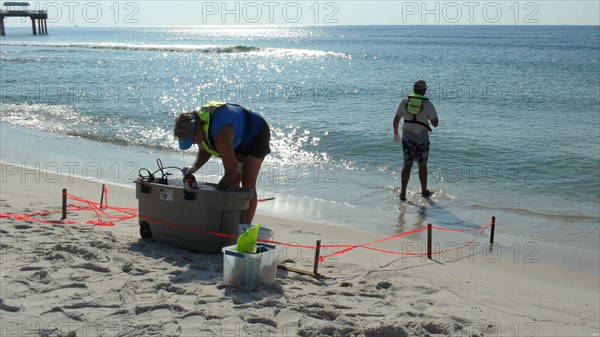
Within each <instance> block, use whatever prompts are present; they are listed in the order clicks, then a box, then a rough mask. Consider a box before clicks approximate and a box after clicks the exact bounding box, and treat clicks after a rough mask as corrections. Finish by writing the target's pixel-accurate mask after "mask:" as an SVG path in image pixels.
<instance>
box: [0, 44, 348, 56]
mask: <svg viewBox="0 0 600 337" xmlns="http://www.w3.org/2000/svg"><path fill="white" fill-rule="evenodd" d="M3 45H4V46H14V47H44V48H79V49H108V50H129V51H162V52H185V53H206V54H240V53H260V54H265V55H274V56H280V55H281V56H289V55H292V56H308V57H320V56H334V57H344V58H350V56H349V55H346V54H344V53H339V52H333V51H322V50H312V49H293V48H263V47H257V46H244V45H237V46H226V45H190V44H130V43H113V42H93V43H92V42H76V43H71V42H7V43H3Z"/></svg>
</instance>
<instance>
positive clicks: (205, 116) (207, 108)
mask: <svg viewBox="0 0 600 337" xmlns="http://www.w3.org/2000/svg"><path fill="white" fill-rule="evenodd" d="M225 105H235V106H238V107H240V108H242V110H244V113H245V114H246V133H245V135H244V137H247V136H248V133H249V130H250V113H249V111H248V110H247V109H246V108H244V107H243V106H241V105H239V104H234V103H227V102H221V101H208V102H206V103H204V104H203V105H202V106H201V107H200V109H198V110H196V111H194V116H196V117H198V118H201V119H202V120H204V125H203V126H202V130H203V131H204V141H203V142H202V146H203V147H204V150H206V152H208V153H210V154H211V155H213V156H217V157H220V156H221V155H220V154H219V152H218V151H217V148H216V147H215V146H214V144H213V143H214V141H213V140H212V136H211V134H210V119H211V117H212V114H213V113H214V112H215V111H217V110H218V109H219V108H221V107H223V106H225ZM244 143H245V141H244V140H242V144H244Z"/></svg>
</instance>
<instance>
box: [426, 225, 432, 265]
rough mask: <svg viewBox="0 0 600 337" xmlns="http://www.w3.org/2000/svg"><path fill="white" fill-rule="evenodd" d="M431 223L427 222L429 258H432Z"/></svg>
mask: <svg viewBox="0 0 600 337" xmlns="http://www.w3.org/2000/svg"><path fill="white" fill-rule="evenodd" d="M431 229H432V228H431V224H430V223H428V224H427V258H428V259H430V260H431Z"/></svg>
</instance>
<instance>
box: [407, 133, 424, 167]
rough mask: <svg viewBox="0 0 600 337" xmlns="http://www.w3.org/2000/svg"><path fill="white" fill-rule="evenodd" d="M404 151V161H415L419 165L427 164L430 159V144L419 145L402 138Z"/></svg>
mask: <svg viewBox="0 0 600 337" xmlns="http://www.w3.org/2000/svg"><path fill="white" fill-rule="evenodd" d="M402 150H403V151H404V161H412V160H414V161H416V162H417V163H422V162H427V159H428V158H429V142H427V143H418V142H415V141H413V140H406V139H404V138H402Z"/></svg>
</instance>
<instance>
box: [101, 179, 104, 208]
mask: <svg viewBox="0 0 600 337" xmlns="http://www.w3.org/2000/svg"><path fill="white" fill-rule="evenodd" d="M103 202H104V184H102V193H101V194H100V209H103V208H104V207H103V206H102V203H103Z"/></svg>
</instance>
